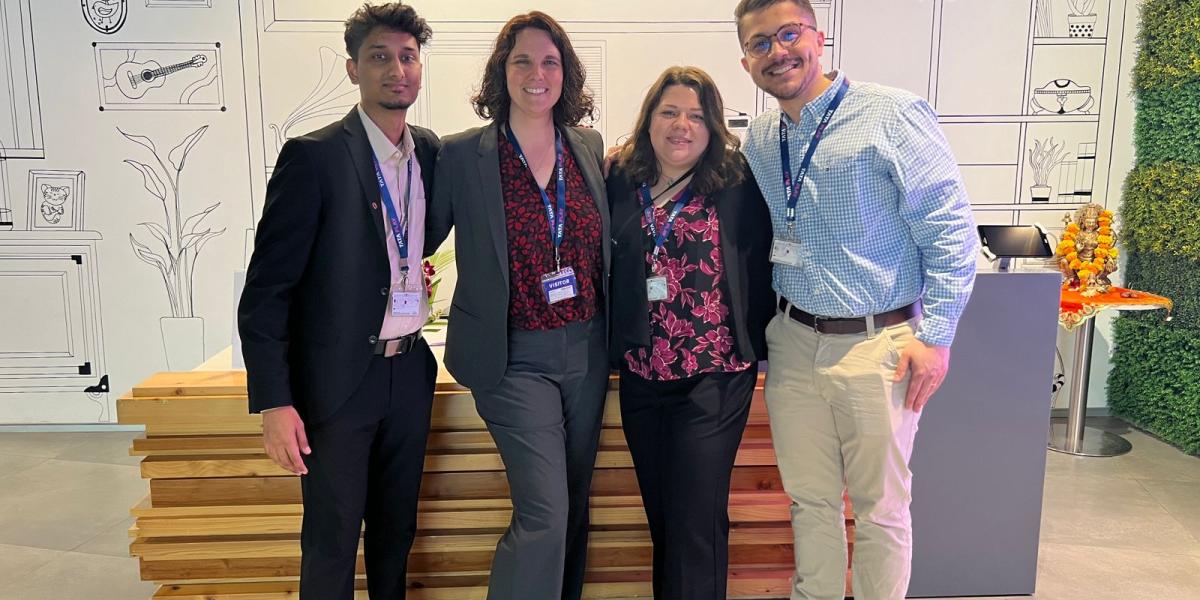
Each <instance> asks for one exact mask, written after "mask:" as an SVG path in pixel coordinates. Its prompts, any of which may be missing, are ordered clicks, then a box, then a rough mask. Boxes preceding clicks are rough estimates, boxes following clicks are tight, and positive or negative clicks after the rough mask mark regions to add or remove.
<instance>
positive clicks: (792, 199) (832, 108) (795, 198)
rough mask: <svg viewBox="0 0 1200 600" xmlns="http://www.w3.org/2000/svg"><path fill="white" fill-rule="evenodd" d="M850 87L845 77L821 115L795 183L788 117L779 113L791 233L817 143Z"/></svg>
mask: <svg viewBox="0 0 1200 600" xmlns="http://www.w3.org/2000/svg"><path fill="white" fill-rule="evenodd" d="M849 88H850V80H848V79H845V78H843V79H842V85H841V86H840V87H838V91H837V94H836V95H835V96H834V97H833V100H832V101H831V102H830V103H829V106H828V107H827V108H826V109H825V114H824V115H822V116H821V121H820V123H818V124H817V129H816V131H813V136H812V141H811V142H809V144H808V151H807V152H805V153H804V161H803V162H801V163H800V170H799V171H798V172H797V173H796V179H795V183H793V181H792V158H791V152H790V151H789V150H788V132H787V120H786V119H787V117H786V116H785V115H784V114H783V113H780V114H779V160H780V162H781V164H782V167H783V191H784V193H785V194H786V195H787V224H788V232H789V233H790V232H791V231H792V229H793V227H794V226H795V223H796V204H797V203H799V201H800V190H801V189H802V188H803V185H804V179H805V177H807V176H808V169H809V167H810V166H811V165H812V157H813V153H815V152H816V151H817V144H819V143H820V142H821V138H823V137H824V136H825V128H826V127H828V126H829V121H830V119H832V118H833V113H834V112H837V109H838V106H841V104H842V99H843V98H845V97H846V90H848V89H849Z"/></svg>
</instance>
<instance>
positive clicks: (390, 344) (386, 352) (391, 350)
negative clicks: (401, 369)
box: [374, 329, 421, 358]
mask: <svg viewBox="0 0 1200 600" xmlns="http://www.w3.org/2000/svg"><path fill="white" fill-rule="evenodd" d="M419 339H421V330H420V329H418V330H416V331H415V332H413V333H410V334H408V335H406V336H403V337H398V338H392V339H390V340H379V341H378V342H375V349H374V351H375V354H376V355H378V356H382V357H384V358H391V357H393V356H398V355H401V354H405V353H407V352H408V351H410V350H412V349H413V347H414V346H416V345H417V340H419Z"/></svg>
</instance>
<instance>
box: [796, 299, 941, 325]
mask: <svg viewBox="0 0 1200 600" xmlns="http://www.w3.org/2000/svg"><path fill="white" fill-rule="evenodd" d="M779 310H780V311H782V312H783V313H784V314H785V315H787V316H788V317H790V318H791V319H792V320H793V321H795V322H797V323H800V324H801V325H805V326H808V327H812V329H813V331H815V332H817V333H834V334H854V333H866V332H867V318H866V317H851V318H837V317H818V316H816V315H810V314H808V313H806V312H804V311H802V310H800V309H798V308H796V307H795V306H794V305H792V304H790V303H789V302H788V301H787V299H786V298H780V299H779ZM920 312H921V304H920V303H919V302H913V303H912V304H909V305H908V306H902V307H900V308H897V309H895V310H889V311H887V312H885V313H879V314H877V315H875V316H874V321H875V329H876V330H879V329H882V328H884V327H891V326H892V325H899V324H900V323H903V322H905V321H907V320H909V319H911V318H913V317H915V316H917V315H918V314H920Z"/></svg>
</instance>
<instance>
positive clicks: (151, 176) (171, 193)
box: [117, 125, 225, 370]
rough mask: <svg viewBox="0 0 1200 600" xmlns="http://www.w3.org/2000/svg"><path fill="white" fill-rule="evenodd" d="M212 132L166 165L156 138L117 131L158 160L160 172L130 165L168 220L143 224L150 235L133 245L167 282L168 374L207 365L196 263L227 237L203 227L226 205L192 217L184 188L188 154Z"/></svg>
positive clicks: (195, 136)
mask: <svg viewBox="0 0 1200 600" xmlns="http://www.w3.org/2000/svg"><path fill="white" fill-rule="evenodd" d="M207 130H208V126H207V125H205V126H202V127H200V128H199V129H197V130H195V131H193V132H192V133H191V134H189V135H188V136H187V137H185V138H183V141H182V142H180V143H179V145H177V146H175V147H174V148H172V149H171V150H170V152H168V153H167V154H166V158H165V160H164V157H163V155H162V154H160V153H159V151H158V148H157V147H156V146H155V145H154V142H153V141H152V140H151V139H150V138H148V137H145V136H141V135H135V134H131V133H126V132H124V131H121V129H120V128H117V131H118V132H120V134H121V135H123V136H125V138H126V139H128V140H129V141H131V142H133V143H135V144H137V145H139V146H142V147H143V148H145V149H147V150H149V151H150V155H151V156H153V158H154V160H153V161H152V162H153V164H154V166H151V165H149V164H146V163H143V162H139V161H136V160H133V159H126V160H125V161H124V162H125V163H126V164H128V165H129V166H131V167H133V168H134V169H136V170H137V171H138V172H139V173H141V174H142V180H143V184H144V185H145V187H146V191H148V192H150V195H151V196H153V197H154V198H155V199H157V200H158V202H159V205H160V207H161V208H162V220H161V221H147V222H143V223H138V225H139V226H141V227H142V228H143V229H144V232H143V235H142V240H139V239H138V236H135V235H134V234H133V233H130V234H129V244H130V246H132V248H133V253H134V254H135V255H136V256H137V257H138V258H139V259H141V260H142V262H145V263H146V264H149V265H151V266H153V267H154V268H156V269H158V272H159V275H161V276H162V282H163V286H164V287H165V288H166V291H167V300H168V301H169V302H170V305H171V314H170V315H169V316H164V317H162V318H160V319H159V326H160V328H161V329H162V340H163V351H164V352H165V353H166V358H167V368H168V369H171V370H181V369H191V368H193V367H195V366H196V365H198V364H200V363H201V362H203V361H204V320H203V319H201V318H198V317H196V312H195V304H194V300H195V299H194V296H193V289H194V287H193V284H194V278H195V275H196V262H197V259H198V258H199V256H200V252H201V251H202V250H204V246H205V245H206V244H207V243H208V242H209V241H210V240H212V239H213V238H215V237H217V236H219V235H221V234H222V233H225V228H221V229H215V230H214V229H212V228H211V227H202V224H203V222H204V219H205V218H206V217H208V215H210V214H212V212H213V211H214V210H216V209H217V207H218V206H220V205H221V203H220V202H217V203H214V204H212V205H210V206H208V207H207V208H205V209H203V210H201V211H199V212H196V213H193V214H191V215H187V214H185V212H184V207H183V197H182V193H181V191H180V188H179V186H180V180H181V178H182V176H183V169H184V166H185V165H186V161H187V157H188V154H189V153H190V152H191V151H192V149H193V148H194V147H195V146H196V144H197V143H198V142H199V141H200V138H202V137H203V136H204V132H205V131H207Z"/></svg>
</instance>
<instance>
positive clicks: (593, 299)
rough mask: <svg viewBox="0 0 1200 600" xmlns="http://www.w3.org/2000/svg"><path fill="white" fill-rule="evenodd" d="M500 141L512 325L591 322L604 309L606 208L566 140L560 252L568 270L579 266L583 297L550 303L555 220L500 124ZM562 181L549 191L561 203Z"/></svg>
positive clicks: (555, 325) (529, 326)
mask: <svg viewBox="0 0 1200 600" xmlns="http://www.w3.org/2000/svg"><path fill="white" fill-rule="evenodd" d="M496 130H497V134H498V135H499V138H500V139H499V143H500V186H501V188H503V195H504V217H505V224H506V227H507V229H508V270H509V278H508V281H509V290H508V298H509V300H508V324H509V326H510V327H512V328H514V329H523V330H527V331H531V330H546V329H556V328H558V327H562V326H564V325H566V324H567V323H571V322H574V321H588V320H590V319H592V318H593V317H595V316H596V314H597V313H598V312H599V306H600V303H599V297H600V295H601V293H602V292H601V290H603V289H604V288H603V287H602V281H601V278H602V277H603V275H602V273H603V268H602V264H603V258H602V256H601V246H600V244H601V239H600V238H601V237H602V235H601V227H602V225H601V221H600V210H599V209H598V208H596V202H595V200H593V199H592V194H591V192H590V191H588V187H587V182H586V181H585V180H584V178H583V172H582V171H580V169H579V165H578V164H577V163H576V162H575V157H574V156H572V155H571V151H570V147H569V146H568V145H567V143H566V140H564V141H563V148H564V150H565V152H564V153H563V162H564V163H565V164H564V167H565V169H564V175H565V176H566V181H567V224H566V227H565V229H564V232H563V242H562V247H561V248H560V249H559V255H560V257H561V258H562V266H563V267H564V268H566V267H571V268H573V269H575V278H576V281H577V282H578V286H579V287H578V290H577V291H578V295H577V296H576V297H574V298H570V299H568V300H562V301H560V302H555V303H554V304H549V303H547V302H546V296H545V295H544V294H543V292H542V275H545V274H547V273H550V272H552V271H554V243H553V241H552V240H551V238H550V222H549V220H548V219H547V218H546V208H545V205H544V204H543V203H542V196H541V194H540V193H538V184H537V182H536V181H535V180H534V178H533V174H532V173H530V172H529V169H527V168H525V165H524V164H522V163H521V159H520V158H519V157H518V155H517V150H516V148H515V147H514V146H513V145H512V144H511V143H509V141H508V136H506V135H504V133H503V132H502V131H501V130H500V128H499V127H497V128H496ZM555 187H556V180H555V179H554V177H551V178H550V183H549V185H548V187H547V189H546V194H547V195H548V196H549V198H550V200H551V201H552V202H553V201H555Z"/></svg>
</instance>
